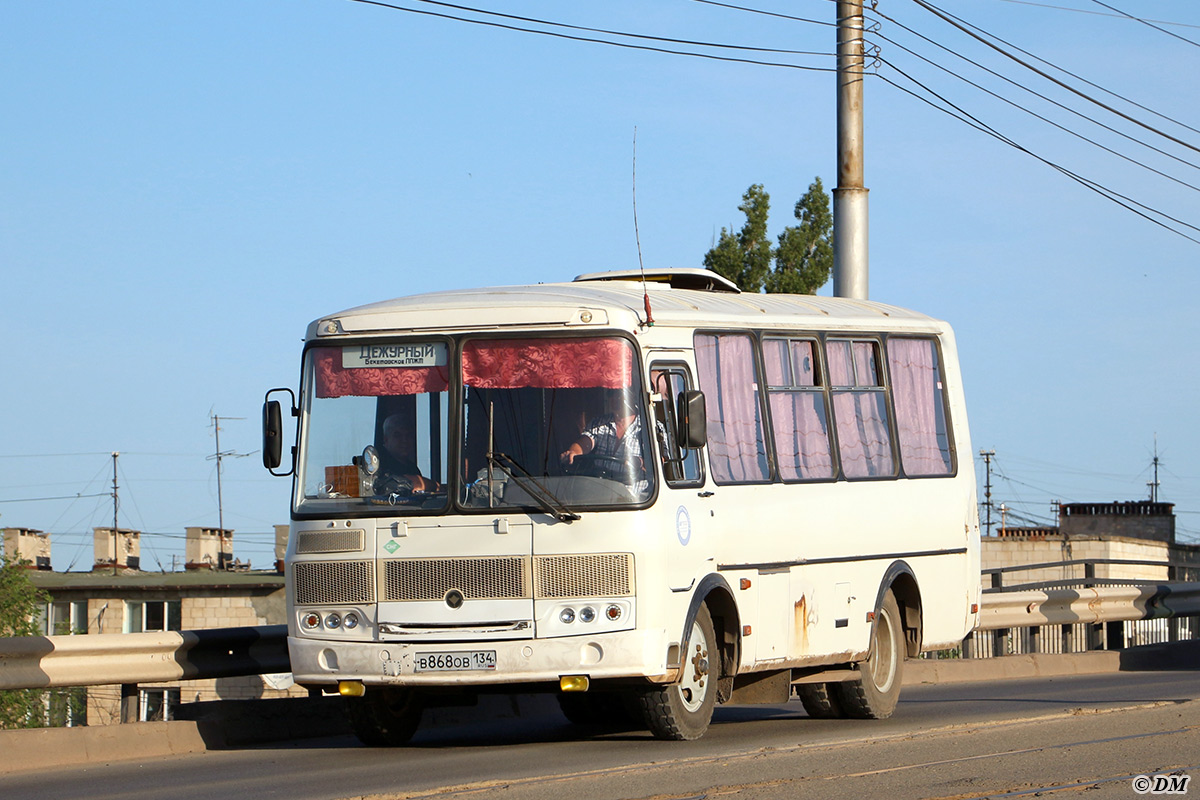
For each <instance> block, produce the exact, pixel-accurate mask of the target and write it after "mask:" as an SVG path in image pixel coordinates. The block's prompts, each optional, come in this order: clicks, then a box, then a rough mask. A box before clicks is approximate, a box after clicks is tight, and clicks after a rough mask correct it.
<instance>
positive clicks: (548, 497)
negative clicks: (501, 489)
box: [487, 452, 580, 522]
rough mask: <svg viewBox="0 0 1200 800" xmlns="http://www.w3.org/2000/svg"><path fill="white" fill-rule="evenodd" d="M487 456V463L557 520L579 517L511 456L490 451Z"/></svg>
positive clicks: (569, 519) (568, 520)
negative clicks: (496, 468)
mask: <svg viewBox="0 0 1200 800" xmlns="http://www.w3.org/2000/svg"><path fill="white" fill-rule="evenodd" d="M487 458H488V464H489V465H493V464H494V465H496V466H498V467H500V469H502V470H504V471H505V472H507V473H508V474H509V476H510V477H512V479H513V481H515V482H516V484H517V485H518V486H520V487H521V488H522V489H524V490H525V494H527V495H529V496H530V497H532V498H533V499H534V500H536V501H537V503H538V505H540V506H541V507H542V510H544V511H546V512H548V513H549V514H550V515H551V516H552V517H554V518H555V519H557V520H558V521H559V522H571V521H573V520H577V519H579V518H580V517H579V515H578V514H576V513H575V512H574V511H571V510H570V509H569V508H567V507H566V506H565V505H563V504H562V501H561V500H559V499H558V498H557V497H555V496H554V493H553V492H551V491H550V490H549V489H547V488H546V487H545V486H543V485H542V484H540V483H539V482H538V480H537V478H535V477H533V475H531V474H530V473H529V470H527V469H525V468H524V467H522V466H521V465H520V464H518V463H517V462H516V460H515V459H514V458H513V457H512V456H510V455H506V454H505V453H498V452H491V453H488V454H487Z"/></svg>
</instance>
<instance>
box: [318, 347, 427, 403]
mask: <svg viewBox="0 0 1200 800" xmlns="http://www.w3.org/2000/svg"><path fill="white" fill-rule="evenodd" d="M313 368H314V370H313V371H314V374H315V376H316V381H317V386H316V390H317V397H347V396H352V397H382V396H389V395H401V394H422V393H425V392H444V391H446V387H447V386H449V381H450V370H449V368H448V367H352V368H350V369H347V368H345V367H343V366H342V348H340V347H321V348H318V349H316V350H314V351H313Z"/></svg>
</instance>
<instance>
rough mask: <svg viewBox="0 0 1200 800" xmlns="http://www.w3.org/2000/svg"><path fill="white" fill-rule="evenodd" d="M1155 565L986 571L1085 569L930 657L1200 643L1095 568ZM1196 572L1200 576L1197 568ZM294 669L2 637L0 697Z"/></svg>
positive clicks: (188, 641) (1178, 610) (1176, 589)
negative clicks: (1097, 574) (10, 693)
mask: <svg viewBox="0 0 1200 800" xmlns="http://www.w3.org/2000/svg"><path fill="white" fill-rule="evenodd" d="M1147 563H1148V564H1152V565H1155V566H1163V567H1171V565H1170V564H1169V563H1164V562H1136V561H1119V560H1106V561H1103V562H1101V561H1094V562H1062V563H1059V564H1050V565H1047V564H1035V565H1026V566H1023V567H1005V568H999V569H995V570H987V571H986V572H985V576H987V575H992V576H1003V575H1005V574H1007V573H1009V572H1015V571H1020V570H1030V569H1035V568H1045V567H1063V566H1074V565H1077V564H1078V565H1083V566H1084V570H1083V571H1084V576H1083V577H1082V578H1080V579H1078V580H1076V579H1074V578H1066V579H1063V580H1056V581H1042V582H1039V583H1038V584H1037V585H1036V587H1035V586H1032V585H1031V584H1028V583H1026V584H1018V585H1016V586H1011V587H1007V586H1004V585H1003V583H1002V578H1001V579H996V578H992V579H991V582H992V584H993V585H992V586H990V587H989V588H988V589H986V590H985V593H984V595H983V604H982V607H981V609H980V621H979V625H978V627H977V629H976V630H975V631H974V632H972V633H971V635H970V636H968V637H967V638H966V639H964V640H963V642H962V644H961V645H960V646H959V647H957V648H954V649H952V650H945V651H941V652H937V653H930V654H926V657H929V658H992V657H994V656H1003V655H1017V654H1025V653H1078V652H1083V651H1087V650H1101V649H1107V650H1120V649H1124V648H1126V647H1130V646H1135V645H1141V644H1156V643H1160V642H1173V641H1183V640H1186V639H1196V638H1200V621H1198V619H1197V618H1198V616H1200V582H1184V581H1174V582H1167V583H1154V584H1139V585H1117V584H1118V583H1125V584H1128V583H1129V581H1128V580H1126V581H1119V580H1118V579H1114V578H1101V577H1095V573H1094V569H1095V567H1096V565H1097V564H1110V565H1111V564H1147ZM1088 565H1090V568H1091V570H1093V571H1092V572H1091V573H1090V575H1091V577H1089V570H1088ZM1188 569H1189V570H1193V569H1194V570H1196V572H1197V573H1200V567H1196V565H1190V566H1188ZM1174 574H1187V575H1188V577H1191V573H1184V572H1175V573H1174ZM1067 584H1078V585H1067ZM290 668H291V667H290V664H289V662H288V653H287V629H286V626H283V625H272V626H264V627H256V628H224V629H209V630H198V631H182V632H179V633H128V634H93V635H84V636H36V637H18V638H9V639H0V690H6V689H46V688H64V687H80V686H97V685H120V686H121V696H122V713H121V718H122V721H132V720H133V719H136V716H137V708H136V701H137V696H138V691H137V690H138V684H143V683H156V682H163V681H175V680H188V679H205V678H222V677H235V676H245V675H262V674H271V673H281V672H282V673H286V672H288V671H289V670H290Z"/></svg>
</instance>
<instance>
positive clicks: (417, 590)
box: [383, 556, 529, 602]
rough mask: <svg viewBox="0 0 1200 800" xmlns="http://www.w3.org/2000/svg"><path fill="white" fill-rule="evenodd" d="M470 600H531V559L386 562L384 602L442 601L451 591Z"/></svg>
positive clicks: (496, 557)
mask: <svg viewBox="0 0 1200 800" xmlns="http://www.w3.org/2000/svg"><path fill="white" fill-rule="evenodd" d="M451 589H456V590H458V591H459V592H462V595H463V597H464V598H466V599H467V600H506V599H514V598H515V599H521V598H528V597H529V559H528V558H526V557H523V556H493V557H482V558H405V559H396V560H394V561H385V562H384V563H383V599H384V601H385V602H386V601H390V600H395V601H402V600H441V599H442V598H444V597H445V596H446V594H447V593H448V592H449V591H450V590H451Z"/></svg>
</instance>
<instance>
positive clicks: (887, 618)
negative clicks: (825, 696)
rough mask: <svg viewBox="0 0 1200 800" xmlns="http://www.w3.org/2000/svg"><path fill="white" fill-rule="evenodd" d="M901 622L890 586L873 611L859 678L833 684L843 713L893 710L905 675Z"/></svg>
mask: <svg viewBox="0 0 1200 800" xmlns="http://www.w3.org/2000/svg"><path fill="white" fill-rule="evenodd" d="M904 654H905V648H904V625H903V622H902V621H901V619H900V606H899V605H898V604H897V603H896V598H895V596H894V595H893V594H892V591H891V589H889V590H888V591H887V593H886V594H884V596H883V602H882V603H881V604H880V606H879V608H878V609H877V610H876V611H875V624H874V625H873V626H871V650H870V654H869V655H868V656H867V660H866V661H863V662H862V663H860V664H859V665H858V667H859V672H860V674H861V675H862V677H861V678H859V679H857V680H853V681H848V682H846V683H839V684H836V688H837V692H836V693H837V697H838V700H839V701H840V702H841V705H842V708H843V709H845V711H846V715H847V716H850V717H854V718H855V719H887V718H888V717H890V716H891V715H892V712H893V711H895V710H896V701H897V700H898V699H899V698H900V684H901V680H902V678H903V675H904Z"/></svg>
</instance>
